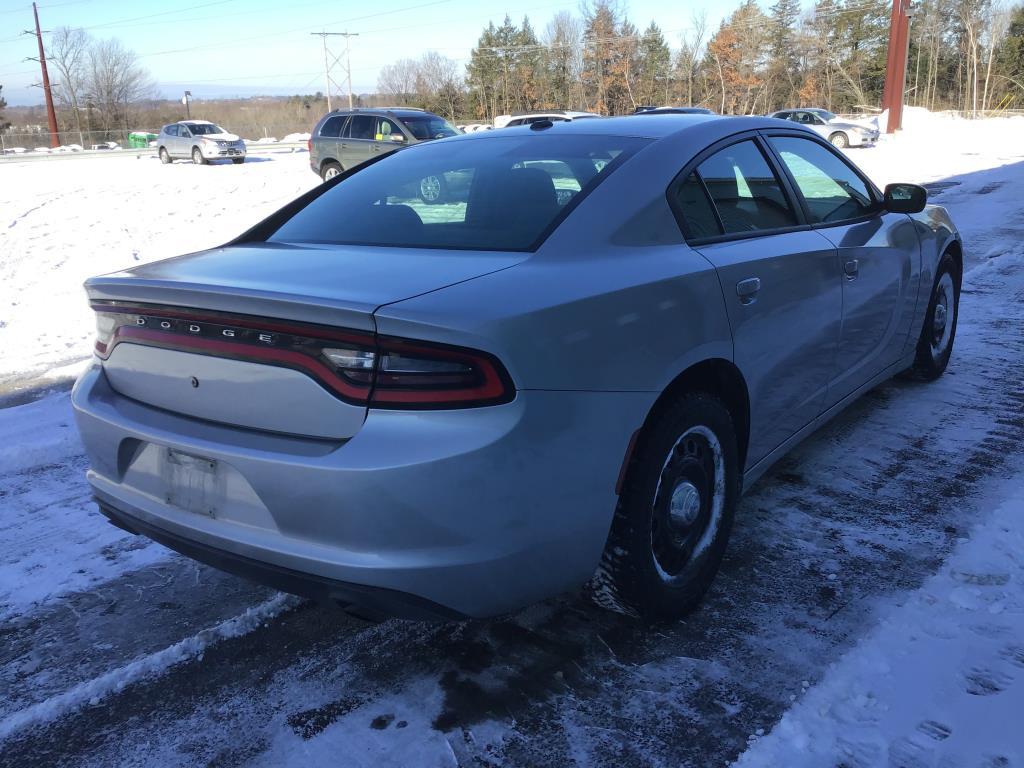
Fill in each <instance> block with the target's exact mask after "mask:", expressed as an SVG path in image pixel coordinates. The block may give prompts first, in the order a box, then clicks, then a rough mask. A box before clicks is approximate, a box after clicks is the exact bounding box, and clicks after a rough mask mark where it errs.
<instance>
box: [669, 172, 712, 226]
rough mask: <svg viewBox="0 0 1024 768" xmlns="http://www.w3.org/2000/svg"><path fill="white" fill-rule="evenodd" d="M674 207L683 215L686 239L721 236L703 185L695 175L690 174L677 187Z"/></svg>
mask: <svg viewBox="0 0 1024 768" xmlns="http://www.w3.org/2000/svg"><path fill="white" fill-rule="evenodd" d="M675 198H676V205H677V206H678V207H679V210H680V211H681V212H682V214H683V219H684V221H685V222H686V234H687V236H688V237H691V238H694V239H700V238H704V237H716V236H717V235H720V234H722V230H721V228H720V227H719V225H718V217H717V216H716V215H715V210H714V208H712V207H711V201H710V200H708V196H707V195H706V194H705V193H704V185H703V184H702V183H701V180H700V179H699V178H697V174H696V173H691V174H690V175H689V176H687V177H686V180H685V181H683V183H682V184H680V185H679V187H678V189H677V190H676V194H675Z"/></svg>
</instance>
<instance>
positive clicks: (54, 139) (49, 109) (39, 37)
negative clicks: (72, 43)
mask: <svg viewBox="0 0 1024 768" xmlns="http://www.w3.org/2000/svg"><path fill="white" fill-rule="evenodd" d="M32 14H33V15H34V16H35V18H36V31H35V32H32V31H30V30H25V34H26V35H35V36H36V41H37V42H38V43H39V58H38V59H31V58H29V59H26V61H38V62H39V66H40V68H41V69H42V70H43V92H44V93H45V94H46V119H47V122H49V124H50V147H51V148H54V149H56V148H57V147H59V146H60V137H59V136H58V135H57V113H56V112H54V110H53V91H52V89H51V88H50V75H49V73H48V72H47V71H46V51H45V50H43V33H42V31H41V30H40V29H39V9H38V8H37V7H36V4H35V3H32Z"/></svg>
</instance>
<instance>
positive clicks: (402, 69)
mask: <svg viewBox="0 0 1024 768" xmlns="http://www.w3.org/2000/svg"><path fill="white" fill-rule="evenodd" d="M418 72H419V63H418V62H417V61H415V60H414V59H399V60H398V61H396V62H395V63H394V64H388V65H387V66H385V67H382V68H381V70H380V75H378V77H377V91H378V93H380V94H381V95H383V96H387V97H388V98H390V99H392V100H393V101H394V102H395V104H396V105H401V106H405V105H408V104H409V103H410V102H411V101H412V100H413V99H414V98H415V94H416V76H417V74H418Z"/></svg>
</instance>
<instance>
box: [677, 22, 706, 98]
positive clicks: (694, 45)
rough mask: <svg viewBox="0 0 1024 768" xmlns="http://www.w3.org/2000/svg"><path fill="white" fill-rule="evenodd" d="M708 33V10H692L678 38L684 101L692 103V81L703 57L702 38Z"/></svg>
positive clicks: (679, 65)
mask: <svg viewBox="0 0 1024 768" xmlns="http://www.w3.org/2000/svg"><path fill="white" fill-rule="evenodd" d="M707 34H708V12H707V10H705V9H703V8H702V9H701V10H700V11H696V10H695V11H694V12H693V14H692V15H691V16H690V28H689V29H688V30H687V31H686V32H683V34H682V35H681V36H680V38H679V43H680V49H679V59H678V62H679V64H678V67H679V74H680V75H681V77H682V79H683V82H685V83H686V103H687V104H691V105H692V104H693V82H694V80H695V79H696V77H697V72H698V70H699V69H700V63H701V60H702V59H703V58H704V40H705V38H706V37H707Z"/></svg>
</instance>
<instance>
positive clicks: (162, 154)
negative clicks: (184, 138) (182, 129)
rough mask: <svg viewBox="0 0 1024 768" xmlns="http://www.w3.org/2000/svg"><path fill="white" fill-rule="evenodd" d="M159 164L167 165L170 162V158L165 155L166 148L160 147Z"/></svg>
mask: <svg viewBox="0 0 1024 768" xmlns="http://www.w3.org/2000/svg"><path fill="white" fill-rule="evenodd" d="M159 154H160V162H161V163H163V164H164V165H167V164H168V163H170V162H171V156H170V155H169V154H167V147H160V153H159Z"/></svg>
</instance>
